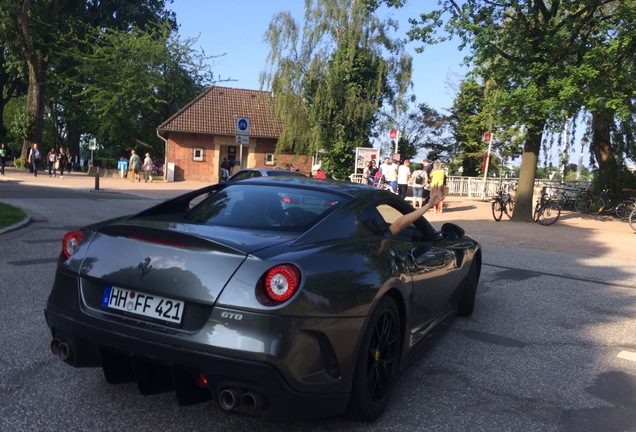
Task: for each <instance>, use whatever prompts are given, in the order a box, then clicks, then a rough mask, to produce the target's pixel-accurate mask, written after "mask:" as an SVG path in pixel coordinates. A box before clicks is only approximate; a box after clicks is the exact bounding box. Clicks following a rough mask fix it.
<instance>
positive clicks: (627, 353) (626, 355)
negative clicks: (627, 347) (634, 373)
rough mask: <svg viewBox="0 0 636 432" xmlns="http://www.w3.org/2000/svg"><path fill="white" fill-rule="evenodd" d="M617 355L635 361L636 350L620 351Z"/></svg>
mask: <svg viewBox="0 0 636 432" xmlns="http://www.w3.org/2000/svg"><path fill="white" fill-rule="evenodd" d="M617 357H618V358H622V359H625V360H631V361H633V362H636V352H631V351H621V352H619V353H618V356H617Z"/></svg>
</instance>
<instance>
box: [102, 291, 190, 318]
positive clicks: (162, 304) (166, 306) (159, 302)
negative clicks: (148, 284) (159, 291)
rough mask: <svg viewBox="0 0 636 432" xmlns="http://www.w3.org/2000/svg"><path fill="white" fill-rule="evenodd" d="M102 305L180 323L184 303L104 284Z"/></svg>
mask: <svg viewBox="0 0 636 432" xmlns="http://www.w3.org/2000/svg"><path fill="white" fill-rule="evenodd" d="M102 306H103V307H107V308H111V309H117V310H121V311H126V312H130V313H133V314H136V315H142V316H145V317H150V318H155V319H158V320H162V321H169V322H172V323H177V324H181V318H182V317H183V309H184V307H185V303H184V302H182V301H180V300H173V299H169V298H165V297H159V296H156V295H150V294H145V293H140V292H137V291H130V290H127V289H123V288H118V287H114V286H110V285H106V286H105V287H104V294H103V295H102Z"/></svg>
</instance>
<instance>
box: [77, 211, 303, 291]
mask: <svg viewBox="0 0 636 432" xmlns="http://www.w3.org/2000/svg"><path fill="white" fill-rule="evenodd" d="M87 235H90V237H91V238H90V239H89V241H88V242H87V243H86V244H84V245H83V246H82V248H81V250H80V253H78V254H77V256H75V255H74V256H73V257H71V259H70V260H69V261H68V265H69V266H71V267H74V268H76V269H77V268H79V272H80V274H81V275H82V277H83V278H84V279H85V280H91V281H93V282H94V283H99V284H103V285H112V286H118V287H122V288H127V289H133V290H139V291H144V292H149V293H155V294H157V295H164V296H167V297H172V298H179V299H184V300H196V301H198V302H203V303H213V302H214V301H215V300H216V298H217V297H218V296H219V294H220V293H221V291H222V290H223V288H224V287H225V286H226V284H227V283H228V281H229V280H230V279H231V278H232V275H233V274H234V273H235V272H236V270H237V269H238V268H239V267H240V265H241V264H242V263H243V262H244V261H245V259H246V257H247V256H248V255H251V254H254V253H256V252H257V251H259V250H263V249H267V248H269V247H271V246H275V245H280V244H282V243H285V242H290V241H293V240H294V239H295V238H296V235H294V234H293V233H292V234H290V233H287V234H283V233H281V234H279V233H271V232H262V231H261V232H258V231H257V232H249V231H243V230H237V229H227V228H222V227H211V226H201V225H190V224H184V223H175V222H166V221H150V220H143V219H129V220H118V221H116V222H114V223H111V224H108V225H100V226H95V227H94V230H91V231H89V232H88V233H87Z"/></svg>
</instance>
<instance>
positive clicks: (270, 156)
mask: <svg viewBox="0 0 636 432" xmlns="http://www.w3.org/2000/svg"><path fill="white" fill-rule="evenodd" d="M265 165H276V159H274V153H265Z"/></svg>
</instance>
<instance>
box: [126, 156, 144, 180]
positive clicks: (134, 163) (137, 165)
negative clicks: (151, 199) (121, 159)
mask: <svg viewBox="0 0 636 432" xmlns="http://www.w3.org/2000/svg"><path fill="white" fill-rule="evenodd" d="M128 169H129V170H130V173H131V174H132V181H133V182H134V181H135V177H137V179H138V181H141V174H140V172H139V170H140V169H141V158H140V157H139V155H138V154H137V153H135V151H134V150H131V151H130V160H129V161H128Z"/></svg>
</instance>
